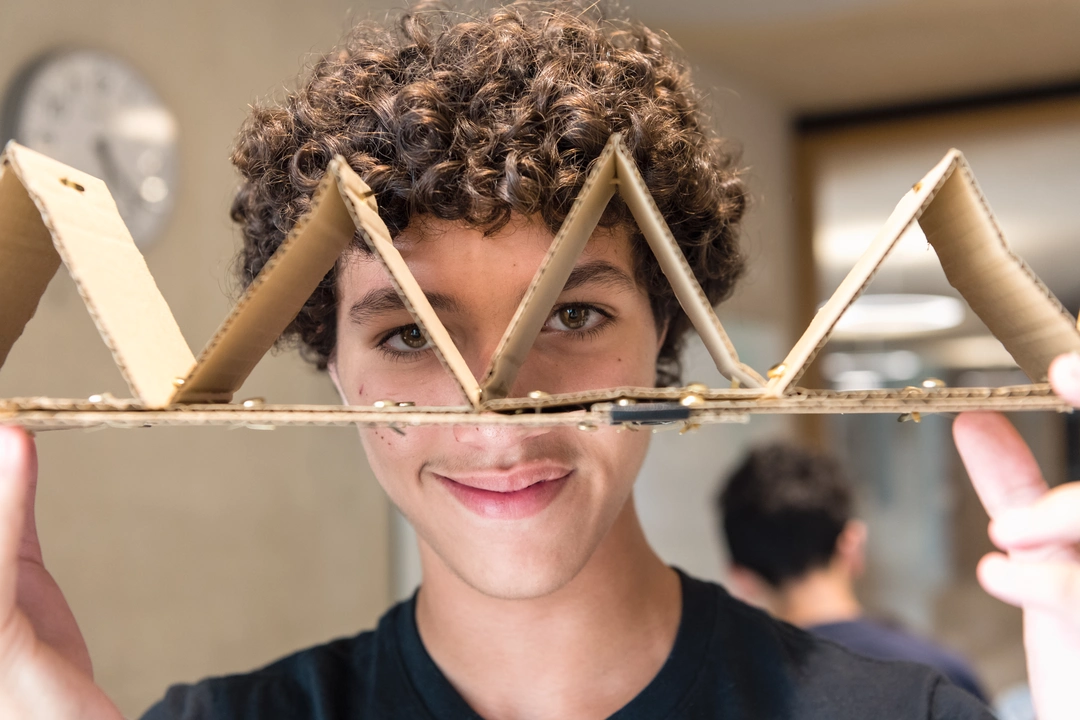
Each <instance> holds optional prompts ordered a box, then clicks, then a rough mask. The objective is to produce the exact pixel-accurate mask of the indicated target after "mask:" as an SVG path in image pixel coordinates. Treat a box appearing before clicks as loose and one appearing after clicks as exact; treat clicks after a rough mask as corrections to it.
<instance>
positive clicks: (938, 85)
mask: <svg viewBox="0 0 1080 720" xmlns="http://www.w3.org/2000/svg"><path fill="white" fill-rule="evenodd" d="M626 2H627V5H628V8H629V10H630V12H631V13H632V14H633V15H635V16H637V17H639V18H640V19H642V20H643V21H645V22H646V23H647V24H648V25H650V26H651V27H654V28H657V29H663V30H666V31H667V32H669V33H670V34H671V35H672V36H673V37H674V38H675V39H676V40H677V41H678V42H679V43H680V44H681V45H682V46H683V47H684V48H685V49H686V51H687V52H688V53H689V54H690V56H691V57H692V58H693V61H694V62H695V64H698V65H706V66H715V67H718V68H722V69H724V70H726V71H728V72H731V73H734V74H737V75H740V76H742V77H744V78H746V79H748V80H750V81H753V82H754V83H755V84H757V85H758V86H759V87H761V88H762V89H764V90H765V91H766V92H768V93H769V94H771V95H772V96H773V97H774V98H775V99H776V100H777V101H778V102H780V103H781V104H782V105H784V106H786V107H788V108H790V109H792V110H793V111H795V112H800V113H806V112H822V111H834V110H839V109H848V108H857V107H866V106H872V105H882V104H891V103H898V102H910V101H915V100H922V99H927V98H935V97H940V96H948V95H957V94H971V93H977V92H988V91H996V90H1000V89H1004V88H1011V87H1016V86H1030V85H1038V84H1047V83H1053V82H1060V81H1063V80H1071V79H1077V78H1080V42H1078V40H1077V38H1078V37H1080V2H1076V1H1075V0H725V1H721V2H710V1H709V0H680V1H678V2H661V1H659V0H626Z"/></svg>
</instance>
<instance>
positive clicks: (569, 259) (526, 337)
mask: <svg viewBox="0 0 1080 720" xmlns="http://www.w3.org/2000/svg"><path fill="white" fill-rule="evenodd" d="M616 192H618V193H619V195H620V196H621V197H622V199H623V202H625V203H626V205H627V207H628V208H629V209H630V212H631V214H632V215H633V216H634V220H635V221H636V222H637V225H638V229H640V230H641V232H642V234H643V235H644V236H645V240H646V241H647V242H648V244H649V248H650V250H651V251H652V252H653V254H654V255H655V256H656V259H657V261H658V262H659V263H660V268H661V270H662V271H663V273H664V276H665V277H667V279H668V282H670V283H671V287H672V289H673V290H674V291H675V296H676V297H677V298H678V300H679V303H680V304H681V305H682V308H683V310H684V311H685V312H686V314H687V316H688V317H689V318H690V322H691V323H692V324H693V326H694V329H695V330H697V332H698V334H699V335H700V336H701V339H702V341H703V342H704V343H705V347H706V348H707V349H708V351H709V354H710V355H711V356H712V358H713V362H715V363H716V367H717V369H718V370H719V371H720V372H721V374H723V375H724V377H726V378H727V379H729V380H731V381H732V382H733V383H735V384H736V385H738V384H741V385H743V386H744V387H750V388H754V387H762V386H763V385H764V384H765V380H764V379H763V378H762V377H761V376H760V375H758V374H757V372H755V371H754V370H753V368H750V367H748V366H746V365H744V364H742V363H740V362H739V356H738V354H737V353H736V352H735V346H734V345H732V344H731V340H730V339H729V338H728V335H727V333H726V332H725V331H724V327H723V325H721V324H720V319H719V318H717V317H716V312H715V311H714V310H713V308H712V304H711V303H710V302H709V300H708V298H707V297H706V296H705V292H704V291H703V290H702V289H701V285H700V284H699V283H698V281H697V279H696V278H695V277H694V273H693V271H692V270H691V269H690V265H689V264H688V263H687V261H686V256H685V255H683V252H682V250H681V249H680V248H679V244H678V242H677V241H676V240H675V237H674V236H673V235H672V234H671V229H670V228H668V225H667V223H666V222H664V218H663V216H662V215H661V214H660V210H659V209H658V208H657V207H656V203H655V201H654V200H653V198H652V195H651V194H649V190H648V188H646V186H645V181H644V179H643V178H642V177H641V173H640V172H639V171H638V168H637V165H636V164H635V163H634V161H633V159H632V158H631V157H630V153H629V152H628V151H627V149H626V146H625V145H624V144H623V142H622V138H621V136H620V135H619V134H618V133H616V134H614V135H612V136H611V139H610V140H608V143H607V146H606V147H605V148H604V151H603V152H602V153H601V154H600V157H599V158H597V160H596V162H595V164H594V166H593V169H592V171H591V172H590V173H589V176H588V177H587V178H586V180H585V183H584V185H583V186H582V189H581V192H580V193H579V194H578V197H577V199H576V200H575V201H574V204H573V205H572V206H571V208H570V212H569V213H568V214H567V216H566V220H565V221H564V222H563V224H562V227H561V228H559V232H558V233H557V234H556V235H555V239H554V240H553V241H552V243H551V247H550V248H549V249H548V252H547V255H546V256H545V257H544V259H543V261H542V262H541V264H540V268H539V269H538V270H537V271H536V276H535V277H534V278H533V281H532V284H531V285H530V286H529V288H528V290H527V291H526V292H525V296H524V298H523V299H522V301H521V304H520V305H519V306H518V309H517V312H516V313H515V314H514V317H513V319H512V320H511V321H510V325H509V326H508V327H507V329H506V333H505V334H504V335H503V338H502V341H501V342H500V343H499V346H498V348H497V349H496V351H495V354H494V356H493V358H492V361H491V367H490V369H489V370H488V373H487V376H486V377H485V378H484V382H483V389H484V398H485V399H486V400H494V399H498V398H504V397H506V396H507V394H508V393H509V390H510V387H511V385H512V384H513V381H514V378H515V377H516V376H517V372H518V370H519V369H520V368H521V365H522V363H524V362H525V356H526V355H527V354H528V352H529V350H530V349H531V348H532V346H533V343H534V342H536V337H537V335H539V334H540V330H541V328H543V326H544V323H545V322H546V321H547V319H548V317H549V316H550V314H551V309H552V308H553V307H554V305H555V301H556V299H557V298H558V297H559V293H561V292H562V289H563V287H564V286H565V285H566V281H567V279H568V278H569V277H570V273H571V272H572V271H573V269H574V264H575V263H576V262H577V259H578V257H580V256H581V253H582V251H584V249H585V244H586V243H587V242H588V240H589V237H590V236H591V235H592V233H593V231H594V230H596V226H597V224H598V223H599V222H600V217H601V215H603V213H604V210H605V208H607V205H608V203H609V202H610V201H611V198H612V197H613V196H614V195H615V193H616Z"/></svg>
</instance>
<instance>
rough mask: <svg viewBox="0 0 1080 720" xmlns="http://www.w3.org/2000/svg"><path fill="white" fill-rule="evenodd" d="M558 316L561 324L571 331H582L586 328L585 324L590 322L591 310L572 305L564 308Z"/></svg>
mask: <svg viewBox="0 0 1080 720" xmlns="http://www.w3.org/2000/svg"><path fill="white" fill-rule="evenodd" d="M556 314H557V316H558V318H559V322H561V323H562V324H563V325H564V326H566V327H568V328H570V329H571V330H580V329H581V328H583V327H585V323H587V322H589V308H584V307H578V306H576V305H571V306H570V307H564V308H563V309H561V310H559V312H558V313H556Z"/></svg>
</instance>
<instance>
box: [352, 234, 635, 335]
mask: <svg viewBox="0 0 1080 720" xmlns="http://www.w3.org/2000/svg"><path fill="white" fill-rule="evenodd" d="M553 238H554V235H553V234H552V232H551V231H550V230H549V229H548V228H547V227H546V226H545V225H544V224H543V223H541V222H539V221H535V220H528V219H525V218H521V217H515V218H513V219H512V220H511V222H510V223H508V224H507V225H506V226H504V227H503V228H500V229H499V230H498V231H497V232H494V233H490V234H486V233H485V232H484V230H483V229H481V228H477V227H474V226H469V225H465V224H463V223H458V222H453V221H447V220H439V219H429V218H425V219H424V220H423V221H422V222H417V223H412V224H410V225H409V227H408V228H406V229H405V230H404V231H402V232H401V233H400V234H399V235H398V236H397V237H396V238H395V239H394V245H395V247H396V248H397V249H398V251H399V252H400V253H401V255H402V257H403V259H404V260H405V262H406V264H407V265H408V266H409V270H410V272H411V273H412V274H413V276H414V277H415V278H416V280H417V282H418V283H419V284H420V286H421V287H422V288H423V289H424V290H425V293H426V294H427V295H428V296H429V298H430V299H432V300H435V301H438V304H440V305H443V308H436V309H446V310H454V309H456V308H454V307H453V305H454V297H455V296H458V295H461V294H462V293H463V292H464V293H465V294H470V292H469V291H470V290H471V291H472V292H473V293H480V294H483V295H501V296H504V297H505V295H506V293H507V292H508V291H513V293H514V294H515V296H516V297H518V298H519V299H520V297H521V296H523V295H524V292H525V289H526V288H527V287H528V284H529V283H530V282H531V281H532V279H533V277H534V276H535V274H536V271H537V269H538V268H539V267H540V265H541V264H542V263H543V261H544V258H545V256H546V255H547V252H548V248H549V247H550V246H551V243H552V240H553ZM633 269H634V263H633V260H632V254H631V251H630V240H629V233H628V232H627V231H626V230H625V229H621V228H597V230H596V231H595V232H594V233H593V234H592V236H591V237H590V239H589V241H588V243H587V244H586V247H585V251H584V252H583V253H582V254H581V256H580V257H579V258H578V261H577V263H576V265H575V269H574V271H573V272H572V273H571V276H570V278H569V280H568V281H567V283H566V286H565V287H566V289H567V290H570V289H573V288H575V287H581V286H584V285H587V284H603V285H605V286H608V287H610V288H611V289H612V290H619V289H625V290H634V289H637V283H636V282H635V280H634V271H633ZM339 282H340V285H341V287H340V290H341V294H342V299H343V300H345V301H346V302H347V303H349V304H354V303H357V302H358V301H359V300H360V299H361V298H362V297H364V298H367V300H368V302H365V303H363V307H364V308H379V309H389V308H390V306H391V305H393V304H394V301H393V299H392V298H391V297H390V296H391V295H394V294H395V293H394V292H393V288H392V286H391V285H390V279H389V275H388V274H387V272H386V271H385V270H384V269H383V268H382V266H381V264H380V263H379V262H378V260H377V259H376V258H375V257H374V256H373V255H371V254H370V253H366V252H351V253H349V255H348V256H346V258H345V262H344V263H343V264H342V266H341V268H340V273H339ZM386 291H389V293H388V292H386ZM435 304H436V303H435V302H433V305H435ZM366 314H368V313H367V311H366V310H365V311H362V312H360V313H359V315H360V316H361V317H363V316H364V315H366ZM357 319H359V318H357Z"/></svg>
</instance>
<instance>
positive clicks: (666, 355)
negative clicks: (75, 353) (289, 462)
mask: <svg viewBox="0 0 1080 720" xmlns="http://www.w3.org/2000/svg"><path fill="white" fill-rule="evenodd" d="M607 15H608V13H607V12H606V11H605V10H604V9H603V8H601V7H600V6H599V5H598V4H595V3H593V4H590V5H588V6H585V5H584V4H583V3H580V2H577V1H576V0H565V1H562V2H555V3H551V2H548V3H533V2H512V3H511V4H509V5H506V6H503V7H499V8H496V9H492V10H488V11H484V12H476V13H474V14H471V15H467V14H463V13H450V12H448V11H446V10H439V9H428V8H426V7H417V8H414V9H412V10H411V11H407V12H406V13H405V14H404V15H403V16H402V17H401V20H400V22H399V23H398V24H397V27H396V28H384V27H378V26H375V25H371V24H361V25H359V26H358V27H356V28H355V29H354V30H353V31H352V32H351V33H350V34H349V35H348V36H347V37H346V39H345V41H344V42H343V43H342V45H341V46H340V47H339V48H338V49H336V50H334V51H332V52H330V53H328V54H327V55H326V56H324V57H323V58H322V59H321V60H319V61H318V62H317V63H316V64H315V66H314V68H313V69H312V70H311V72H310V74H309V75H308V77H307V78H306V80H304V81H303V82H302V83H301V85H300V88H299V89H298V90H295V91H293V92H290V93H289V94H288V95H287V96H286V97H285V98H284V101H283V102H280V103H276V104H270V105H260V106H256V107H255V108H254V109H253V111H252V113H251V116H250V118H249V119H248V120H247V122H246V123H245V125H244V127H243V128H242V129H241V131H240V135H239V138H238V139H237V142H236V147H235V150H234V152H233V155H232V161H233V163H234V164H235V165H236V167H237V168H238V169H239V170H240V173H241V175H242V176H243V182H242V184H241V187H240V189H239V191H238V192H237V194H236V198H235V200H234V202H233V206H232V217H233V219H234V220H235V221H236V222H238V223H239V224H240V225H241V227H242V230H243V237H244V246H243V250H242V251H241V253H240V257H239V259H238V263H237V264H238V273H239V276H240V280H241V282H242V283H243V284H244V285H245V286H246V285H247V284H248V283H250V282H251V280H252V279H253V278H254V277H255V275H257V274H258V272H259V270H260V269H262V267H263V266H264V265H265V264H266V262H267V260H268V259H269V258H270V256H271V255H272V254H273V252H274V251H275V250H276V249H277V248H278V246H279V245H280V244H281V242H282V240H283V239H284V238H285V236H286V234H287V233H288V232H289V230H290V229H291V228H292V227H293V225H294V224H295V223H296V221H297V220H298V219H299V218H300V217H301V216H302V215H303V214H304V213H305V212H306V211H307V210H308V208H309V206H310V202H311V196H312V193H313V192H314V190H315V187H316V186H317V185H318V183H319V180H320V178H321V177H322V176H323V173H324V171H325V169H326V167H327V165H328V163H329V162H330V160H331V158H333V157H334V156H335V155H338V154H340V155H342V156H344V157H345V158H346V160H347V161H348V162H349V164H350V165H351V166H352V168H353V169H354V170H356V171H357V173H359V174H360V176H361V177H362V178H363V179H364V181H365V182H366V183H367V184H368V185H369V186H370V187H371V188H372V190H373V191H374V192H375V197H376V200H377V202H378V206H379V212H380V215H381V216H382V218H383V220H384V221H385V222H386V225H387V226H388V228H389V229H390V232H391V234H394V235H396V234H397V233H399V232H400V231H401V230H403V229H404V228H405V227H406V226H407V225H408V224H409V222H410V220H411V219H412V218H413V217H415V216H418V215H421V214H426V215H432V216H435V217H438V218H442V219H445V220H458V221H464V222H466V223H469V224H471V225H473V226H476V227H480V228H483V229H484V230H485V231H487V232H494V231H495V230H498V229H499V228H500V227H502V226H503V225H504V224H505V223H506V222H507V221H508V220H509V219H510V216H511V214H512V213H518V214H521V215H525V216H539V217H540V218H541V219H542V220H543V222H544V223H545V224H546V225H547V226H548V227H549V228H550V229H551V231H552V232H555V231H556V230H557V229H558V227H559V226H560V225H561V224H562V221H563V219H564V218H565V217H566V214H567V212H568V210H569V209H570V206H571V204H572V203H573V201H574V198H575V197H576V196H577V194H578V192H579V191H580V189H581V187H582V184H583V182H584V180H585V177H586V175H587V173H588V171H589V169H590V166H591V165H592V163H593V162H594V160H595V159H596V158H597V157H598V156H599V155H600V152H601V151H602V150H603V148H604V145H605V143H606V142H607V140H608V138H609V137H610V135H611V134H612V133H615V132H621V133H622V134H623V139H624V142H625V143H626V146H627V148H628V149H629V151H630V152H631V154H632V156H633V158H634V160H635V161H636V162H637V164H638V167H639V168H640V169H641V173H642V175H643V176H644V178H645V182H646V183H647V185H648V187H649V190H650V191H651V192H652V195H653V197H654V198H655V200H656V204H657V206H658V207H659V209H660V212H661V213H662V214H663V216H664V218H665V219H666V221H667V223H668V225H669V226H670V227H671V231H672V232H673V233H674V235H675V238H676V239H677V240H678V242H679V245H680V246H681V247H682V250H683V252H684V253H685V254H686V257H687V259H688V260H689V263H690V266H691V267H692V268H693V269H694V272H695V274H696V275H697V278H698V281H699V282H700V283H701V285H702V287H703V288H704V290H705V293H706V295H707V296H708V297H709V299H710V300H711V301H712V302H713V303H714V304H715V303H717V302H719V301H721V300H722V299H724V298H726V297H727V296H728V295H729V294H730V292H731V289H732V286H733V284H734V281H735V280H736V278H737V277H738V276H739V274H740V273H741V272H742V268H743V258H742V255H741V253H740V251H739V247H738V242H737V230H738V224H739V221H740V219H741V218H742V215H743V212H744V210H745V207H746V194H745V190H744V187H743V183H742V181H741V179H740V177H739V172H738V168H737V167H736V165H735V163H736V156H735V153H734V152H732V151H731V150H730V149H729V148H728V147H727V144H726V143H725V142H724V141H723V140H722V139H721V138H719V137H717V136H716V134H715V133H714V132H713V131H712V129H711V128H710V126H709V123H708V120H707V118H706V117H705V115H704V114H703V112H702V99H701V96H700V94H699V92H698V91H697V89H696V88H694V87H693V85H691V83H690V80H689V72H688V69H687V66H686V64H685V63H684V62H683V61H682V60H681V59H680V58H679V54H678V51H677V49H676V48H675V46H674V44H673V43H672V42H671V41H670V39H668V38H666V37H664V36H661V35H659V34H657V33H655V32H653V31H651V30H649V29H647V28H645V27H644V26H642V25H640V24H635V23H631V22H627V21H621V20H614V19H611V18H610V17H608V16H607ZM601 226H603V227H614V226H625V227H626V228H628V229H629V230H630V232H631V237H632V243H633V247H634V257H635V264H636V273H637V279H638V282H640V283H641V286H642V287H643V288H645V289H646V291H647V292H648V294H649V296H650V298H651V302H652V309H653V314H654V317H655V319H656V321H657V325H658V327H663V326H664V325H665V324H666V325H667V328H668V332H667V335H666V337H665V340H664V342H663V346H662V348H661V350H660V353H659V356H658V359H657V382H658V384H659V385H668V384H677V383H678V382H679V369H680V368H679V358H678V353H679V349H680V347H681V345H682V343H683V340H684V339H685V336H686V334H687V331H688V330H689V329H690V322H689V320H688V319H687V317H686V315H685V314H684V313H683V312H682V309H681V308H680V306H679V303H678V301H677V299H676V298H675V296H674V294H673V292H672V290H671V287H670V285H669V283H668V282H667V281H666V279H665V278H664V276H663V273H662V272H661V270H660V267H659V265H658V264H657V262H656V260H655V259H654V257H653V255H652V253H651V252H650V251H649V249H648V246H647V244H646V242H645V240H644V237H643V236H642V235H641V234H640V232H639V231H638V230H637V227H636V225H635V223H634V220H633V217H632V216H631V214H630V212H629V211H628V209H627V207H626V205H625V204H624V203H623V202H622V201H621V200H620V199H619V198H618V196H616V197H615V198H614V199H613V200H612V202H611V204H610V206H609V207H608V208H607V210H606V211H605V213H604V215H603V217H602V219H601ZM357 245H358V246H361V247H362V243H360V242H359V241H358V243H357ZM335 276H336V273H335V272H334V271H332V272H330V273H328V274H327V276H326V278H324V280H323V282H322V283H321V284H320V286H319V288H318V289H317V290H316V292H315V293H314V294H313V295H312V297H311V299H310V300H309V301H308V302H307V304H306V305H305V306H304V308H303V310H302V311H301V312H300V314H299V315H298V316H297V318H296V319H295V320H294V321H293V322H292V324H291V325H290V326H289V327H288V329H287V330H286V332H285V334H284V335H283V338H282V340H283V341H286V342H288V341H290V340H291V341H298V343H299V344H300V346H301V349H302V351H303V352H304V354H305V355H306V356H307V357H308V358H309V359H311V360H313V361H314V362H315V363H316V364H317V365H318V366H319V367H320V368H325V367H326V364H327V362H328V360H329V358H330V355H331V353H332V352H333V349H334V344H335V340H336V338H335V319H336V311H337V299H336V280H335Z"/></svg>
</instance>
